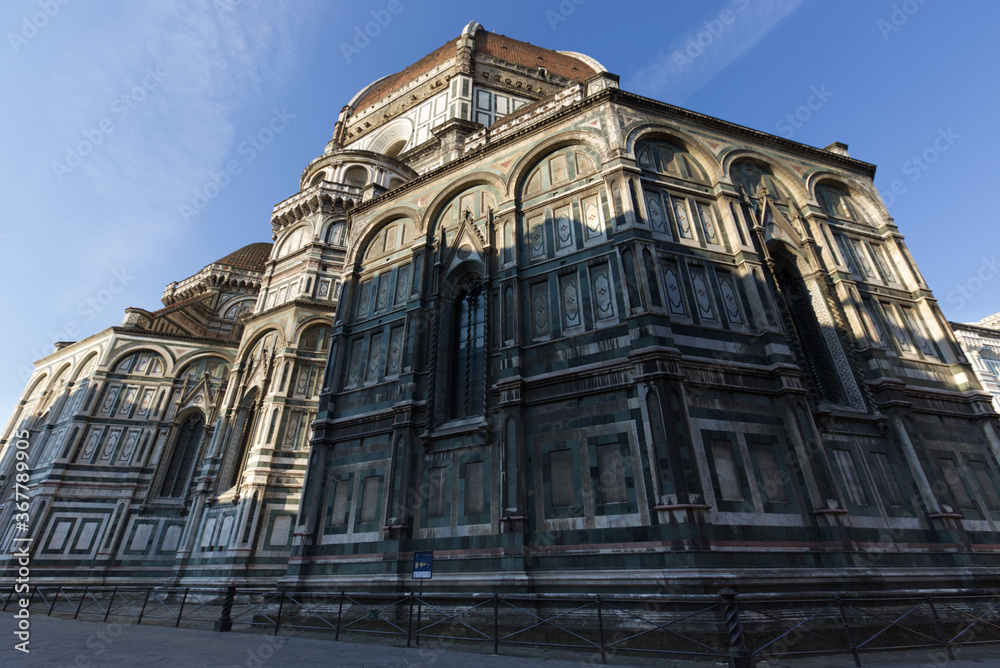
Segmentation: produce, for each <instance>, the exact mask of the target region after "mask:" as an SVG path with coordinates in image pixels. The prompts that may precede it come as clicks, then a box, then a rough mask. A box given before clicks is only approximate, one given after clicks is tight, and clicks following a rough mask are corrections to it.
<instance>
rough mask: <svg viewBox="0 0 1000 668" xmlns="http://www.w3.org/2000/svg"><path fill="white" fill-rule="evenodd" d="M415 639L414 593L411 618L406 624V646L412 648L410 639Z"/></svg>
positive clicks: (411, 596) (411, 599)
mask: <svg viewBox="0 0 1000 668" xmlns="http://www.w3.org/2000/svg"><path fill="white" fill-rule="evenodd" d="M412 637H413V592H412V591H411V592H410V618H409V620H408V621H407V623H406V646H407V647H409V646H410V639H411V638H412Z"/></svg>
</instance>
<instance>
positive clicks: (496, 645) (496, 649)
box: [493, 592, 500, 654]
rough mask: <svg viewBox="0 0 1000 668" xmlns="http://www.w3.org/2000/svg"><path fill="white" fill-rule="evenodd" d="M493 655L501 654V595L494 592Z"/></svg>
mask: <svg viewBox="0 0 1000 668" xmlns="http://www.w3.org/2000/svg"><path fill="white" fill-rule="evenodd" d="M493 653H494V654H499V653H500V594H499V593H497V592H493Z"/></svg>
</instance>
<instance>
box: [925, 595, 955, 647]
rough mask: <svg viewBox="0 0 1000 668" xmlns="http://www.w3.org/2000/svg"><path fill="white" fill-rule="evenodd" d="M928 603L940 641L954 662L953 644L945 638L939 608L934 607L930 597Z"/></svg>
mask: <svg viewBox="0 0 1000 668" xmlns="http://www.w3.org/2000/svg"><path fill="white" fill-rule="evenodd" d="M927 603H928V604H929V605H930V606H931V614H932V615H934V626H935V627H936V628H937V634H938V639H939V640H940V641H941V644H942V645H944V648H945V649H946V650H948V658H949V659H951V660H952V661H954V660H955V653H954V652H952V651H951V642H950V641H949V640H948V638H946V637H945V635H944V632H943V631H942V629H941V618H940V617H938V613H937V608H935V607H934V599H932V598H931V597H930V596H928V597H927Z"/></svg>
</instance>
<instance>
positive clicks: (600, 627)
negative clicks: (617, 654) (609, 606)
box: [597, 594, 608, 663]
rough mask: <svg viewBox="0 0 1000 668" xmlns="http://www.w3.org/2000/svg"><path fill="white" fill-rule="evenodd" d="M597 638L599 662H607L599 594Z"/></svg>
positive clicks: (598, 596)
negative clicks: (599, 653) (599, 647)
mask: <svg viewBox="0 0 1000 668" xmlns="http://www.w3.org/2000/svg"><path fill="white" fill-rule="evenodd" d="M597 639H598V641H599V642H600V643H601V663H607V662H608V657H607V655H606V654H605V651H604V617H602V616H601V595H600V594H598V595H597Z"/></svg>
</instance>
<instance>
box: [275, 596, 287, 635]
mask: <svg viewBox="0 0 1000 668" xmlns="http://www.w3.org/2000/svg"><path fill="white" fill-rule="evenodd" d="M284 607H285V592H284V591H281V592H279V593H278V617H277V619H275V620H274V635H278V628H279V627H280V626H281V611H282V609H283V608H284Z"/></svg>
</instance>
